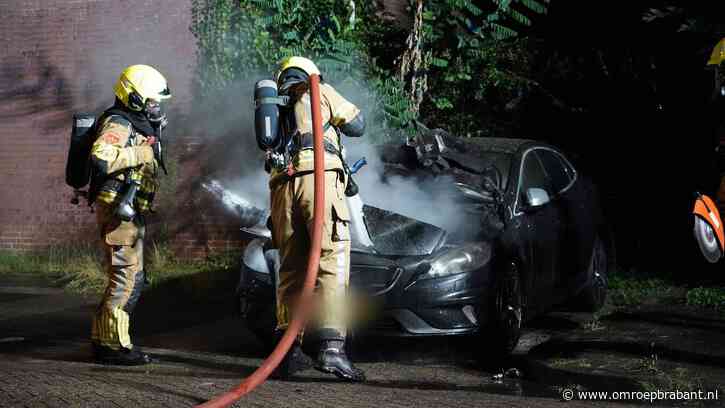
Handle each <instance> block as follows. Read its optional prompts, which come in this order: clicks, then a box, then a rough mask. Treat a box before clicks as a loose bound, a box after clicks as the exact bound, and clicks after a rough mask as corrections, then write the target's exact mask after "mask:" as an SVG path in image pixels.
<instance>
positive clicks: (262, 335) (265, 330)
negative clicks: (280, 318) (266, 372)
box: [244, 302, 277, 352]
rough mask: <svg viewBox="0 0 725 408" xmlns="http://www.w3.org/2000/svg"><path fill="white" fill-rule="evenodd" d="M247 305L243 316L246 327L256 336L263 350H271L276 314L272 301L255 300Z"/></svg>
mask: <svg viewBox="0 0 725 408" xmlns="http://www.w3.org/2000/svg"><path fill="white" fill-rule="evenodd" d="M247 307H248V310H247V312H246V315H245V316H244V320H245V321H246V323H247V328H248V329H249V331H251V332H252V333H253V334H254V335H255V336H256V337H257V340H259V342H260V343H261V344H262V345H263V347H264V350H265V351H266V352H271V351H272V350H274V347H275V346H276V343H275V341H276V339H275V335H274V331H275V328H276V327H277V314H276V307H275V305H274V303H271V302H270V303H269V304H267V303H266V302H255V303H250V304H249V305H248V306H247Z"/></svg>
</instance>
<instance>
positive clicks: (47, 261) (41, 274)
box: [0, 242, 239, 294]
mask: <svg viewBox="0 0 725 408" xmlns="http://www.w3.org/2000/svg"><path fill="white" fill-rule="evenodd" d="M238 260H239V253H238V252H229V253H223V254H218V255H214V256H212V257H209V258H207V259H204V260H198V261H182V260H179V259H177V258H176V257H175V256H174V254H173V252H172V250H171V249H170V248H169V247H168V245H165V244H159V243H156V242H151V243H150V244H147V248H146V251H145V262H144V263H145V265H144V267H145V269H146V271H147V274H148V275H147V277H148V279H149V281H150V283H151V286H152V287H154V286H158V285H160V284H162V283H164V282H167V281H169V280H172V279H177V278H183V277H190V276H192V275H194V278H195V279H196V281H197V282H196V283H199V282H201V283H202V287H203V286H209V285H210V284H211V282H212V281H213V279H212V277H211V275H212V274H213V273H215V272H225V271H227V272H228V271H229V270H230V269H232V268H235V267H236V266H237V264H238ZM1 274H13V275H18V276H32V277H35V278H38V279H42V280H45V281H46V282H48V283H51V284H53V285H57V286H62V287H63V288H65V289H67V290H69V291H71V292H75V293H82V294H90V293H101V292H102V291H103V290H104V288H105V286H106V283H107V277H106V273H105V271H104V269H103V262H102V260H101V256H100V254H99V253H98V250H96V248H95V247H92V246H90V245H88V246H77V247H73V248H60V247H56V248H50V249H49V250H48V251H46V252H43V253H14V252H10V251H0V275H1Z"/></svg>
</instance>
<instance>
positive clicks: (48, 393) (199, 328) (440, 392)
mask: <svg viewBox="0 0 725 408" xmlns="http://www.w3.org/2000/svg"><path fill="white" fill-rule="evenodd" d="M96 302H97V299H96V298H94V297H81V296H74V295H69V294H66V293H63V292H62V291H58V290H52V289H38V288H18V287H15V288H8V287H5V288H1V289H0V407H123V408H126V407H134V408H135V407H190V406H194V405H197V404H199V403H203V402H205V401H207V400H209V399H211V398H213V397H214V396H217V395H219V394H221V393H223V392H225V391H227V390H229V389H231V388H233V387H234V386H235V385H237V384H238V383H239V382H240V380H241V379H242V378H244V377H245V376H246V375H248V374H249V373H251V372H252V371H253V370H254V369H255V368H256V367H258V366H259V365H260V364H261V362H262V358H263V357H264V355H263V353H262V352H261V351H260V346H259V344H258V343H256V340H254V339H250V338H249V337H250V334H249V333H248V332H246V330H244V328H243V326H242V325H241V323H240V322H239V319H238V318H236V317H234V316H233V315H232V316H230V315H229V314H227V315H226V316H225V315H224V314H223V313H221V312H220V310H222V309H224V308H226V306H228V305H226V304H224V305H214V304H212V305H211V306H209V308H210V309H205V310H198V309H199V307H197V306H194V305H191V306H189V307H188V309H186V310H185V309H184V308H183V306H181V304H179V305H176V306H174V305H170V306H169V308H168V309H167V310H162V311H160V312H159V313H160V314H157V315H155V316H152V317H149V318H148V319H147V320H144V321H141V322H140V323H139V324H138V325H137V330H136V331H137V333H136V334H135V338H136V339H137V342H138V343H139V344H143V345H144V346H147V347H145V350H146V351H148V352H150V353H151V354H152V355H154V356H155V357H157V358H158V359H159V362H157V363H154V364H150V365H147V366H142V367H113V366H103V365H98V364H94V363H92V362H91V361H90V360H89V356H90V345H89V344H88V341H87V335H88V333H87V331H88V330H89V329H90V316H91V314H92V312H93V310H94V308H95V305H96ZM150 304H151V305H153V302H150ZM177 306H178V307H177ZM149 307H151V306H149ZM156 309H158V307H157V306H154V310H156ZM230 310H231V309H230ZM194 311H197V312H198V316H196V315H195V314H194ZM162 312H163V313H162ZM144 313H145V315H152V314H153V313H152V310H150V309H148V308H147V309H146V311H145V312H144ZM179 315H183V316H184V318H183V319H182V318H181V317H179ZM164 316H165V317H164ZM212 316H213V317H212ZM390 341H391V342H395V341H398V340H390ZM437 344H438V345H439V346H440V345H441V344H445V342H443V343H440V342H439V343H437ZM425 347H426V346H422V348H421V349H418V350H410V351H409V352H405V351H403V352H401V353H400V355H399V356H398V357H397V358H393V359H390V358H388V357H385V358H383V359H379V358H365V359H363V360H362V362H361V363H359V366H360V367H361V368H363V369H364V370H365V371H366V374H367V376H368V379H369V380H368V381H367V382H366V383H364V384H349V383H344V382H340V381H338V380H337V379H335V378H334V377H331V376H328V375H325V374H321V373H318V372H316V371H314V370H309V371H306V372H304V373H302V374H301V375H300V376H299V377H298V378H296V379H295V380H294V381H274V380H270V381H267V382H266V383H264V384H263V385H261V386H260V387H259V388H258V389H256V390H255V391H254V392H253V393H252V394H250V395H249V396H246V397H245V398H243V399H242V400H241V401H240V402H238V403H237V404H235V406H239V407H283V408H289V407H335V408H341V407H554V406H557V407H558V406H564V405H563V404H565V403H564V402H562V401H561V400H560V399H559V398H558V397H557V393H556V391H555V390H553V389H542V388H541V387H537V386H534V385H531V384H527V383H526V382H525V381H521V380H517V379H505V380H503V381H494V380H493V379H492V378H491V374H490V373H487V372H485V371H481V370H479V369H478V368H476V367H475V365H474V364H468V363H466V362H465V361H464V362H461V361H460V359H456V358H452V359H451V360H452V361H448V359H447V358H446V355H447V354H446V353H454V354H455V349H453V348H451V349H446V348H445V347H444V348H443V349H438V350H430V349H426V348H425ZM427 347H430V346H427ZM368 355H373V356H374V355H375V353H374V351H373V352H369V353H368ZM441 357H442V358H441ZM590 405H591V403H585V402H571V403H566V404H565V406H567V407H575V406H590ZM599 405H605V404H599ZM617 406H622V405H621V404H617Z"/></svg>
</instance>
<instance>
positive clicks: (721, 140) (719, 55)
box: [707, 38, 725, 209]
mask: <svg viewBox="0 0 725 408" xmlns="http://www.w3.org/2000/svg"><path fill="white" fill-rule="evenodd" d="M723 61H725V38H723V39H722V40H720V41H719V42H718V43H717V44H716V45H715V48H713V50H712V53H711V54H710V59H709V60H708V61H707V66H708V67H709V68H713V69H714V75H715V81H714V82H715V89H714V91H713V101H716V103H717V102H719V103H718V104H717V106H720V107H722V105H723V102H725V65H723ZM721 114H722V112H718V117H721V116H720V115H721ZM720 123H722V121H721V122H720ZM717 129H718V132H723V131H725V130H724V129H723V125H722V124H721V125H720V126H718V127H717ZM717 139H718V145H717V146H716V147H715V151H716V152H717V167H718V171H719V172H720V187H719V188H718V192H717V194H716V201H717V204H718V207H720V208H721V209H725V134H723V133H720V134H718V135H717Z"/></svg>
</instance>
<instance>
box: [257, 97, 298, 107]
mask: <svg viewBox="0 0 725 408" xmlns="http://www.w3.org/2000/svg"><path fill="white" fill-rule="evenodd" d="M290 101H291V98H290V97H289V96H276V97H274V96H267V97H264V98H259V99H255V100H254V107H255V108H257V107H259V105H265V104H275V105H279V106H289V105H290Z"/></svg>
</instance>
